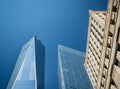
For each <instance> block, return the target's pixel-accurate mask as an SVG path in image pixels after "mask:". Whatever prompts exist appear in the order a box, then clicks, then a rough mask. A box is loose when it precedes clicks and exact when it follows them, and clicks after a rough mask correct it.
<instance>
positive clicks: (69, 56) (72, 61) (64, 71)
mask: <svg viewBox="0 0 120 89" xmlns="http://www.w3.org/2000/svg"><path fill="white" fill-rule="evenodd" d="M84 59H85V54H84V53H83V52H80V51H77V50H74V49H71V48H68V47H65V46H62V45H59V46H58V78H59V89H92V86H91V84H90V81H89V79H88V76H87V73H86V71H85V69H84V65H83V64H84Z"/></svg>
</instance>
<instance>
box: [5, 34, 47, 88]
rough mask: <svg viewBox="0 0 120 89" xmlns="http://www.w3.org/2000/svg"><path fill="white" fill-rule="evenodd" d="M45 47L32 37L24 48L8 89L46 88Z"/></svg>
mask: <svg viewBox="0 0 120 89" xmlns="http://www.w3.org/2000/svg"><path fill="white" fill-rule="evenodd" d="M44 68H45V47H44V46H43V45H42V43H41V41H40V40H38V39H37V38H36V36H34V37H32V38H31V39H30V40H29V41H28V42H27V43H26V44H25V45H24V46H23V48H22V50H21V53H20V55H19V58H18V60H17V63H16V66H15V68H14V71H13V74H12V76H11V79H10V81H9V84H8V86H7V89H44V72H45V70H44Z"/></svg>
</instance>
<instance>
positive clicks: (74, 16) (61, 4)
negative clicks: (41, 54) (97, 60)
mask: <svg viewBox="0 0 120 89" xmlns="http://www.w3.org/2000/svg"><path fill="white" fill-rule="evenodd" d="M106 7H107V0H0V87H1V88H0V89H5V87H6V85H7V83H8V81H9V78H10V75H11V73H12V71H13V68H14V66H15V63H16V61H17V58H18V56H19V53H20V50H21V48H22V46H23V45H24V44H25V43H26V42H27V41H28V40H29V39H30V38H31V37H32V36H33V35H34V34H35V32H37V33H38V34H39V35H38V37H39V39H40V40H41V41H42V43H43V44H44V45H45V49H46V70H45V71H46V75H45V76H46V78H45V83H46V85H45V87H46V89H58V78H57V60H58V57H57V52H58V51H57V47H58V44H62V45H65V46H68V47H71V48H74V49H77V50H80V51H83V52H85V50H86V39H87V31H88V17H89V15H88V10H89V9H91V10H106Z"/></svg>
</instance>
